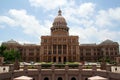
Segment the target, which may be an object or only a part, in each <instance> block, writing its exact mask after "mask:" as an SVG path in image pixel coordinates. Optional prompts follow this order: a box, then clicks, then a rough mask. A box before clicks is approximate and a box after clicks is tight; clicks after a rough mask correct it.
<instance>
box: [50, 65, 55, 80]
mask: <svg viewBox="0 0 120 80" xmlns="http://www.w3.org/2000/svg"><path fill="white" fill-rule="evenodd" d="M51 70H52V80H55V79H54V78H55V73H54V72H55V65H54V64H52V67H51Z"/></svg>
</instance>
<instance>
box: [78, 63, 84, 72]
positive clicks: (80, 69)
mask: <svg viewBox="0 0 120 80" xmlns="http://www.w3.org/2000/svg"><path fill="white" fill-rule="evenodd" d="M82 69H83V68H82V65H81V64H79V71H80V72H81V71H82Z"/></svg>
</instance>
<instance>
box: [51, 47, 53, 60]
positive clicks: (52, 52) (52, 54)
mask: <svg viewBox="0 0 120 80" xmlns="http://www.w3.org/2000/svg"><path fill="white" fill-rule="evenodd" d="M51 48H52V55H53V45H52V46H51ZM51 58H52V59H51V60H52V62H53V56H51Z"/></svg>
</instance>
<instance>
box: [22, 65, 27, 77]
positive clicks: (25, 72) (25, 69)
mask: <svg viewBox="0 0 120 80" xmlns="http://www.w3.org/2000/svg"><path fill="white" fill-rule="evenodd" d="M23 71H24V74H25V75H27V73H28V66H27V65H24V68H23Z"/></svg>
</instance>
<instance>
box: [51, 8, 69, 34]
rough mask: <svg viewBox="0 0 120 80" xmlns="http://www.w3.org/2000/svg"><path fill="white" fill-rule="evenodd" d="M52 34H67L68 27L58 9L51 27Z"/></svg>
mask: <svg viewBox="0 0 120 80" xmlns="http://www.w3.org/2000/svg"><path fill="white" fill-rule="evenodd" d="M51 34H52V35H64V36H66V35H69V28H68V27H67V23H66V20H65V18H64V17H63V16H62V11H61V10H59V11H58V16H56V17H55V19H54V22H53V26H52V27H51Z"/></svg>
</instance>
